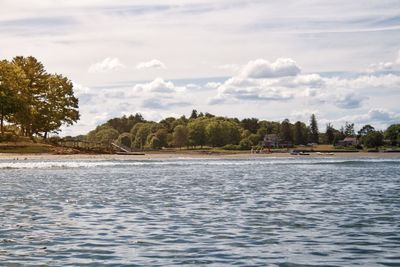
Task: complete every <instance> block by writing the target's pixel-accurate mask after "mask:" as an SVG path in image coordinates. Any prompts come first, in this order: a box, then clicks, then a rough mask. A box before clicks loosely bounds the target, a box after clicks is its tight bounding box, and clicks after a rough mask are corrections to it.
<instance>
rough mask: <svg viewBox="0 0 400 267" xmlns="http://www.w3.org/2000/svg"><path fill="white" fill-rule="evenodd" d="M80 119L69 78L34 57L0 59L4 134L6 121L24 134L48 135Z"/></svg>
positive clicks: (0, 112) (1, 127)
mask: <svg viewBox="0 0 400 267" xmlns="http://www.w3.org/2000/svg"><path fill="white" fill-rule="evenodd" d="M78 119H79V112H78V99H77V98H76V97H75V96H74V92H73V84H72V82H71V81H70V80H69V79H68V78H66V77H64V76H63V75H60V74H51V73H48V72H47V71H46V70H45V68H44V66H43V64H42V63H41V62H39V61H38V60H37V59H36V58H34V57H32V56H30V57H22V56H18V57H15V58H14V59H13V60H12V61H7V60H1V61H0V130H1V134H2V135H3V134H4V125H5V122H7V123H12V124H15V125H17V126H18V128H19V134H21V135H25V136H29V137H32V136H33V135H38V136H42V137H44V138H46V137H47V135H48V133H56V132H58V131H59V130H60V127H61V126H62V125H71V124H73V123H74V122H76V121H77V120H78Z"/></svg>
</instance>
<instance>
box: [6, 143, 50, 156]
mask: <svg viewBox="0 0 400 267" xmlns="http://www.w3.org/2000/svg"><path fill="white" fill-rule="evenodd" d="M50 152H52V146H50V145H48V144H43V143H33V142H31V141H27V140H24V141H20V142H1V143H0V153H18V154H39V153H50Z"/></svg>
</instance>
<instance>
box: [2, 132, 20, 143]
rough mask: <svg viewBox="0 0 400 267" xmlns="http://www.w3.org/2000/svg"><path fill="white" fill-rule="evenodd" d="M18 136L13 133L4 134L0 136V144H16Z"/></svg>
mask: <svg viewBox="0 0 400 267" xmlns="http://www.w3.org/2000/svg"><path fill="white" fill-rule="evenodd" d="M17 141H18V135H16V134H14V133H4V135H0V142H17Z"/></svg>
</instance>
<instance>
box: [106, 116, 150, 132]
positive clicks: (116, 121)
mask: <svg viewBox="0 0 400 267" xmlns="http://www.w3.org/2000/svg"><path fill="white" fill-rule="evenodd" d="M139 122H146V120H145V119H144V118H143V116H142V115H141V114H140V113H136V114H135V115H130V116H129V117H126V116H125V115H124V116H122V117H121V118H113V119H110V120H108V121H107V123H106V124H107V125H109V126H111V127H113V128H114V129H115V130H117V131H118V132H120V133H126V132H129V131H130V130H131V129H132V128H133V126H135V124H136V123H139Z"/></svg>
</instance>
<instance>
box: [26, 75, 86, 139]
mask: <svg viewBox="0 0 400 267" xmlns="http://www.w3.org/2000/svg"><path fill="white" fill-rule="evenodd" d="M43 98H44V99H43V101H41V102H40V104H38V105H37V107H36V116H35V121H34V123H33V125H34V129H35V133H41V132H43V135H44V138H45V139H46V138H47V134H48V133H49V132H58V131H59V130H60V127H61V126H62V125H72V124H73V123H74V122H76V121H77V120H78V119H79V111H78V99H77V98H76V97H75V96H74V92H73V85H72V82H71V81H70V80H68V79H67V78H66V77H63V76H62V75H50V76H49V77H48V78H47V90H46V92H45V93H44V94H43Z"/></svg>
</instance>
